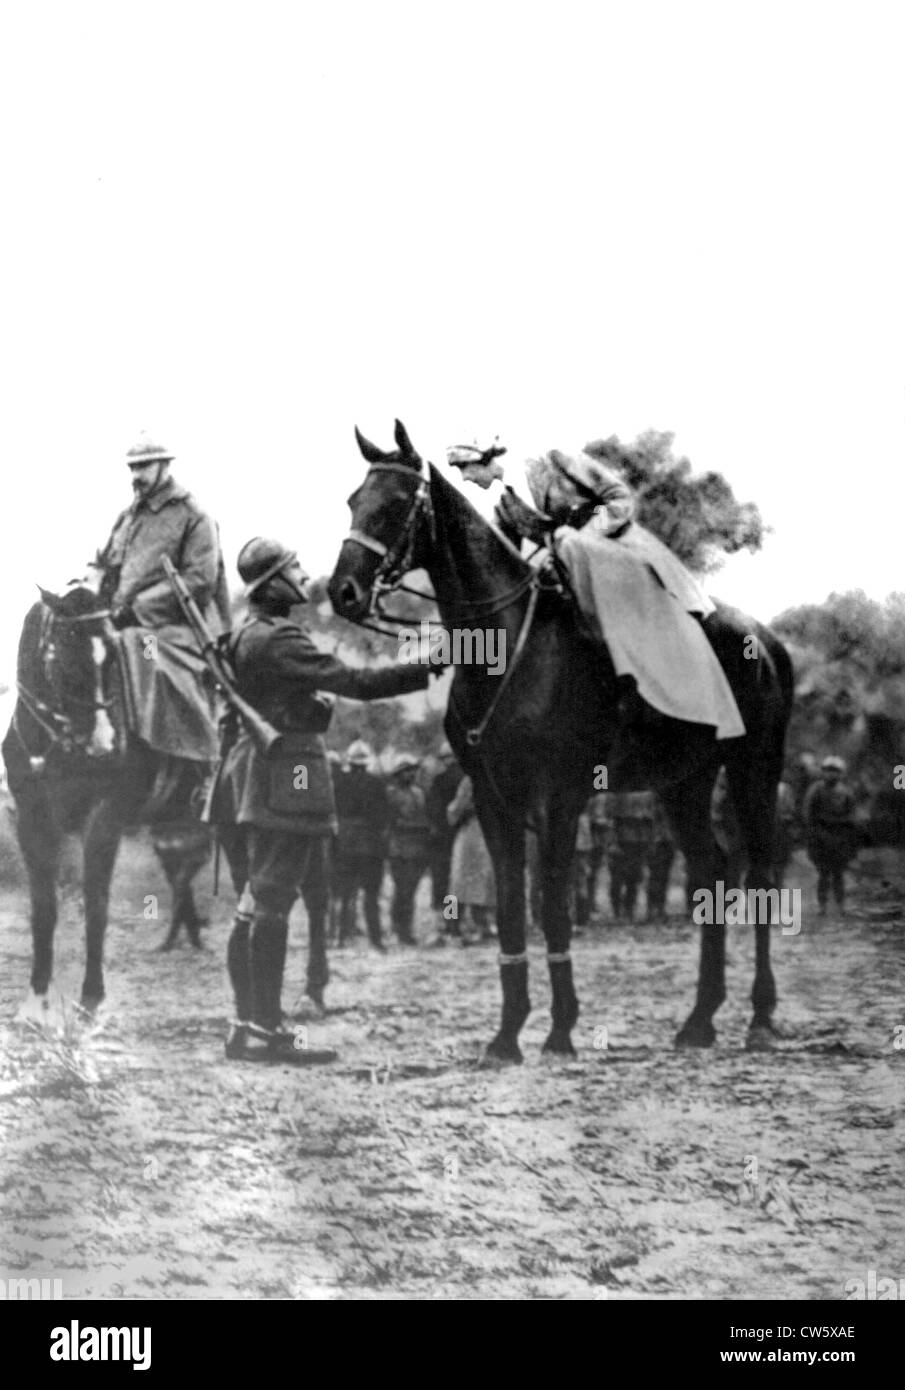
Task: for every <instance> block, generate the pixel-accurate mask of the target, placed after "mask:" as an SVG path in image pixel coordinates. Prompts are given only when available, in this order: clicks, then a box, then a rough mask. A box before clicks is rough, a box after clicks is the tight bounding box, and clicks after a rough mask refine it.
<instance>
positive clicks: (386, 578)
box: [327, 420, 431, 622]
mask: <svg viewBox="0 0 905 1390" xmlns="http://www.w3.org/2000/svg"><path fill="white" fill-rule="evenodd" d="M355 438H356V439H357V440H358V447H359V449H360V450H361V452H362V455H363V456H364V458H365V459H366V460H367V462H368V464H369V468H368V471H367V474H366V475H365V480H364V482H363V483H362V484H361V486H360V487H358V488H356V489H355V491H354V492H353V493H352V496H351V497H350V498H349V509H350V511H351V513H352V529H351V530H350V532H349V535H348V537H347V538H346V540H344V541H343V544H342V548H341V550H340V552H339V558H338V560H337V562H336V568H335V569H334V571H333V574H332V576H331V579H330V583H329V584H328V586H327V593H328V594H329V596H330V602H331V603H332V604H333V608H334V611H335V612H336V613H338V614H339V615H340V616H341V617H343V618H350V619H351V620H352V621H353V622H357V621H360V620H361V619H363V618H365V617H366V616H367V614H368V613H369V612H370V611H371V606H372V603H373V600H374V599H375V598H376V597H378V596H379V593H380V590H381V589H382V588H385V589H387V588H392V587H393V585H394V584H395V583H396V582H397V581H398V580H399V579H400V578H401V577H402V575H404V574H406V573H407V572H408V571H409V570H413V569H420V568H421V567H422V566H423V565H424V564H425V561H426V558H427V554H426V549H427V544H428V537H427V535H426V532H425V528H424V526H423V524H422V523H423V522H424V521H425V519H427V520H428V521H429V520H430V516H431V503H430V491H429V480H428V477H427V474H426V472H425V470H424V465H423V463H422V460H421V456H420V455H419V454H418V453H416V452H415V449H414V448H413V446H412V442H411V440H410V439H409V437H408V434H407V433H406V430H405V426H404V425H403V424H402V423H401V422H400V421H399V420H397V421H396V430H395V439H396V445H397V447H396V448H395V449H394V450H392V451H391V452H389V453H385V452H384V451H383V450H382V449H378V448H377V446H376V445H375V444H372V443H371V442H370V441H369V440H367V439H365V437H364V435H363V434H361V433H360V431H359V430H358V429H357V428H356V430H355Z"/></svg>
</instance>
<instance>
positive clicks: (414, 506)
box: [346, 463, 436, 637]
mask: <svg viewBox="0 0 905 1390" xmlns="http://www.w3.org/2000/svg"><path fill="white" fill-rule="evenodd" d="M368 473H369V474H370V473H400V474H402V475H403V476H404V477H405V478H407V479H415V480H416V481H417V486H416V488H415V490H414V492H413V493H412V499H411V502H410V503H409V509H408V511H407V512H406V514H405V517H404V519H403V523H402V527H401V530H400V532H399V536H398V537H397V539H396V540H395V542H394V543H393V544H392V545H385V544H384V542H383V541H379V540H377V539H376V537H374V536H369V535H368V534H367V532H366V531H360V530H358V528H357V527H355V526H353V527H352V529H351V531H350V532H349V534H348V536H347V537H346V540H350V541H354V542H355V544H356V545H360V546H363V547H364V549H365V550H370V551H373V553H374V554H375V555H379V556H380V564H379V565H378V566H377V569H376V570H375V572H374V578H373V579H372V580H371V591H370V606H369V608H368V614H369V616H373V617H376V618H377V619H379V620H380V621H381V622H394V623H396V624H397V625H399V626H401V627H404V626H406V625H408V626H410V625H411V619H408V620H406V619H405V618H400V617H398V616H397V615H395V614H393V613H387V612H386V610H385V608H384V607H383V597H384V595H387V594H392V593H395V592H397V590H398V591H400V592H402V593H406V594H414V595H415V596H416V597H417V598H426V599H431V600H433V599H434V595H433V594H428V593H425V592H424V590H423V589H413V588H412V587H411V585H410V584H403V582H402V580H403V577H404V576H405V575H406V574H408V572H409V571H410V570H411V568H412V560H413V558H414V554H415V545H416V543H417V540H418V529H419V527H420V525H421V523H422V521H426V522H427V523H428V526H429V527H430V536H431V540H434V539H435V538H436V523H435V520H434V509H433V505H432V503H431V495H430V480H429V478H427V477H426V476H425V475H424V474H423V473H422V472H421V468H420V465H419V467H418V469H417V470H416V469H414V468H412V467H411V466H410V465H408V464H405V463H372V464H371V465H370V467H369V469H368ZM431 621H435V620H431ZM358 626H359V627H367V628H370V629H371V631H372V632H379V633H382V635H383V636H384V637H398V635H399V634H398V628H397V631H395V632H394V631H392V630H391V629H389V628H385V627H378V626H377V625H376V624H375V623H369V622H365V621H361V620H360V621H359V622H358Z"/></svg>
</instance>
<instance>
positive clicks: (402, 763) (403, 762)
mask: <svg viewBox="0 0 905 1390" xmlns="http://www.w3.org/2000/svg"><path fill="white" fill-rule="evenodd" d="M420 766H421V760H420V759H419V758H416V757H415V756H414V755H413V754H412V753H400V754H399V756H398V757H397V759H396V761H395V763H394V764H393V770H392V772H391V774H390V775H391V776H392V777H396V776H398V774H399V773H400V772H408V771H409V770H410V769H411V768H415V769H417V768H419V767H420Z"/></svg>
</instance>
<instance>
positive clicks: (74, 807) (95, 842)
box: [3, 585, 207, 1009]
mask: <svg viewBox="0 0 905 1390" xmlns="http://www.w3.org/2000/svg"><path fill="white" fill-rule="evenodd" d="M41 592H42V601H41V602H39V603H36V604H35V605H34V606H33V607H32V608H31V609H30V610H29V612H28V614H27V615H26V618H25V622H24V625H23V628H22V635H21V637H20V639H19V658H18V669H17V688H18V700H17V702H16V707H15V710H14V712H13V719H12V723H11V724H10V727H9V729H8V731H7V734H6V737H5V738H4V740H3V757H4V761H5V763H6V768H7V774H8V778H9V788H10V791H11V792H12V795H13V797H14V799H15V803H16V823H17V830H18V836H19V844H20V846H21V848H22V853H23V856H24V859H25V865H26V868H27V871H28V879H29V885H30V889H31V928H32V941H33V950H34V954H33V962H32V974H31V985H32V989H33V991H34V993H35V994H36V995H38V996H46V994H47V990H48V988H49V986H50V980H51V975H52V971H53V934H54V928H55V926H56V920H57V894H56V880H57V866H58V861H59V853H60V846H61V843H62V838H63V836H64V834H66V833H67V832H69V831H81V833H82V837H83V891H84V903H85V937H86V961H85V977H84V982H83V985H82V1005H83V1006H84V1007H85V1008H87V1009H93V1008H95V1007H96V1005H97V1004H98V1003H100V1001H101V1000H102V999H103V997H104V973H103V956H104V934H105V932H106V928H107V913H108V900H109V894H110V882H111V879H112V877H113V869H114V865H115V862H116V854H117V850H118V848H119V843H120V839H121V837H122V834H123V831H124V830H125V829H126V828H127V827H128V826H130V825H138V824H147V823H151V822H154V823H156V824H157V826H158V828H159V829H160V831H161V832H162V834H163V836H164V840H163V842H162V843H164V844H166V846H167V850H166V851H164V850H162V848H161V846H158V852H159V854H160V858H161V861H162V863H163V864H164V868H165V869H166V871H167V876H168V878H169V881H170V885H171V888H172V890H173V918H172V928H171V932H170V937H169V938H168V939H167V940H168V943H169V944H172V938H173V935H174V930H177V929H178V926H179V923H180V921H184V922H185V925H186V927H187V929H188V931H189V935H190V937H191V939H192V941H193V944H196V945H198V944H200V941H199V939H198V935H197V928H198V925H199V923H200V919H199V918H198V917H197V914H196V913H195V907H194V901H193V899H192V890H191V873H192V872H193V871H194V872H197V870H198V868H200V867H201V863H202V862H203V859H204V858H206V855H204V856H201V855H200V854H199V849H198V845H197V842H196V841H197V837H194V839H195V842H193V843H192V844H191V846H190V847H189V848H188V849H187V853H186V854H183V855H180V854H179V853H178V852H174V845H175V844H176V840H177V838H178V837H177V836H176V835H175V834H174V831H175V829H176V827H178V826H188V825H190V824H191V820H192V817H191V807H190V801H191V798H192V796H193V795H194V794H195V793H196V792H197V788H198V784H199V781H200V779H201V777H202V776H203V774H204V773H205V772H206V770H207V769H206V767H205V765H203V764H199V763H189V762H186V761H182V760H176V759H167V758H166V756H165V755H162V754H160V753H157V752H155V751H153V750H152V749H151V748H149V747H148V746H147V745H146V744H144V743H142V742H140V741H139V740H138V739H136V738H135V737H134V736H133V735H132V734H131V733H130V732H129V729H128V721H127V718H126V715H125V702H124V699H123V694H124V691H123V685H122V681H121V678H120V674H119V668H118V663H117V662H116V660H115V659H114V651H113V634H112V629H111V627H110V623H109V611H108V610H106V609H103V608H102V607H101V604H100V600H99V598H98V597H97V595H96V594H95V593H94V592H93V590H91V589H90V588H88V587H86V586H82V585H76V586H74V587H72V588H70V589H69V590H68V591H67V592H66V593H65V594H63V595H62V596H57V595H55V594H50V593H47V592H45V591H44V590H42V591H41ZM167 764H169V766H166V765H167ZM152 833H153V832H152ZM203 833H204V834H205V835H207V831H206V829H205V830H204V831H203ZM188 838H189V840H192V839H193V837H192V836H191V835H189V837H188ZM183 859H184V860H185V861H186V862H185V863H183V862H182V861H183ZM165 944H166V943H165Z"/></svg>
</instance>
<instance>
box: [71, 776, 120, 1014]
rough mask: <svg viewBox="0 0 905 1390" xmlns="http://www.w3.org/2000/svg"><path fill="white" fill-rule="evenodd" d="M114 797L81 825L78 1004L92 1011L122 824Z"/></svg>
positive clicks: (99, 995)
mask: <svg viewBox="0 0 905 1390" xmlns="http://www.w3.org/2000/svg"><path fill="white" fill-rule="evenodd" d="M124 823H125V822H124V814H123V807H122V805H121V804H120V803H119V802H118V801H117V800H116V798H113V797H111V798H109V799H105V800H103V801H99V802H98V804H97V805H96V806H95V807H94V809H93V811H92V812H91V815H90V816H89V818H88V821H87V824H86V826H85V838H84V848H83V866H84V879H83V884H84V894H85V979H84V981H83V984H82V1006H83V1007H84V1008H85V1009H88V1010H89V1011H93V1010H94V1009H95V1008H96V1007H97V1006H98V1004H100V1002H101V1000H102V999H103V997H104V936H105V935H106V931H107V916H108V913H109V907H110V882H111V879H112V878H113V869H114V866H115V864H116V854H117V850H118V849H119V842H120V839H121V836H122V827H123V824H124Z"/></svg>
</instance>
